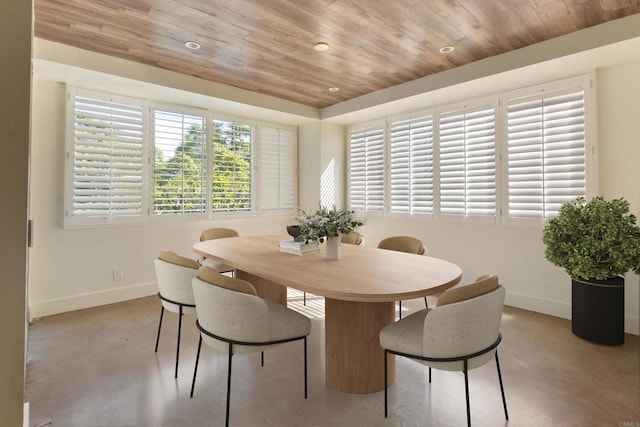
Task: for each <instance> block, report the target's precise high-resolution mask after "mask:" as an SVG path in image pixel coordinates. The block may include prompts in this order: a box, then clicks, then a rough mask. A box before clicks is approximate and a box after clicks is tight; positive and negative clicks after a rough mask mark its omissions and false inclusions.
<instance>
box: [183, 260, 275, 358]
mask: <svg viewBox="0 0 640 427" xmlns="http://www.w3.org/2000/svg"><path fill="white" fill-rule="evenodd" d="M204 268H206V267H201V269H204ZM212 271H213V270H212ZM215 274H217V275H218V276H221V277H223V278H224V279H221V280H224V281H225V286H227V287H222V286H219V285H217V284H214V283H210V282H207V281H204V280H203V279H202V278H201V277H199V276H195V277H193V279H192V282H193V294H194V296H195V301H196V313H197V316H198V322H199V323H200V326H202V327H203V328H204V329H205V330H207V331H209V332H211V333H212V334H215V335H217V336H219V337H223V338H226V339H228V340H233V341H239V342H266V341H269V340H270V336H269V335H270V327H269V309H268V307H267V303H266V301H264V300H263V299H262V298H260V297H258V296H255V295H252V294H250V293H245V292H242V291H236V290H232V289H230V288H231V287H233V284H234V282H236V281H239V282H244V281H242V280H240V279H235V278H231V277H226V276H223V275H220V274H218V273H215ZM207 279H208V280H209V279H210V277H209V278H207ZM212 281H216V280H212ZM247 283H248V282H244V283H243V284H242V285H243V286H244V285H246V284H247ZM202 339H203V340H205V341H206V342H207V344H208V345H210V346H211V347H213V348H215V349H218V350H227V348H228V343H227V342H225V341H220V340H217V339H214V338H212V337H209V336H208V335H206V334H202ZM262 348H264V347H262ZM260 350H261V348H260V347H254V348H252V347H250V346H240V345H239V346H234V352H236V353H248V352H254V351H260Z"/></svg>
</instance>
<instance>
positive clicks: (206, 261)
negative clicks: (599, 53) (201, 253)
mask: <svg viewBox="0 0 640 427" xmlns="http://www.w3.org/2000/svg"><path fill="white" fill-rule="evenodd" d="M238 236H239V234H238V232H237V231H236V230H234V229H232V228H223V227H214V228H208V229H206V230H204V231H203V232H202V233H201V234H200V241H201V242H204V241H206V240H214V239H224V238H225V237H238ZM198 262H199V263H200V265H204V266H206V267H210V268H213V269H214V270H216V271H217V272H218V273H232V274H233V272H234V269H233V268H232V267H229V266H228V265H226V264H224V263H221V262H219V261H216V260H213V259H211V258H204V257H203V258H200V260H198Z"/></svg>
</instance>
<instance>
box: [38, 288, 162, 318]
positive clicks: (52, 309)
mask: <svg viewBox="0 0 640 427" xmlns="http://www.w3.org/2000/svg"><path fill="white" fill-rule="evenodd" d="M157 293H158V285H157V284H156V283H144V284H141V285H134V286H127V287H123V288H115V289H109V290H106V291H99V292H93V293H88V294H81V295H74V296H70V297H65V298H55V299H50V300H45V301H35V302H32V303H31V305H30V307H29V316H30V319H29V320H31V319H37V318H38V317H44V316H51V315H53V314H59V313H65V312H67V311H74V310H80V309H83V308H90V307H97V306H100V305H106V304H113V303H116V302H122V301H127V300H131V299H136V298H142V297H146V296H149V295H155V294H157Z"/></svg>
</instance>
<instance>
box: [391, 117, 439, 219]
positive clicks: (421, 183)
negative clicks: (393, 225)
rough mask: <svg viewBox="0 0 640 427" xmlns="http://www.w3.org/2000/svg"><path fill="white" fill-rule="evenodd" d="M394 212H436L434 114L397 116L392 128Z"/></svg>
mask: <svg viewBox="0 0 640 427" xmlns="http://www.w3.org/2000/svg"><path fill="white" fill-rule="evenodd" d="M389 164H390V168H389V170H390V172H389V180H390V188H389V193H390V201H389V207H390V210H391V212H392V213H405V214H432V213H433V115H432V114H427V115H417V116H416V115H414V116H413V117H411V116H410V117H404V118H396V119H393V120H392V121H391V124H390V127H389Z"/></svg>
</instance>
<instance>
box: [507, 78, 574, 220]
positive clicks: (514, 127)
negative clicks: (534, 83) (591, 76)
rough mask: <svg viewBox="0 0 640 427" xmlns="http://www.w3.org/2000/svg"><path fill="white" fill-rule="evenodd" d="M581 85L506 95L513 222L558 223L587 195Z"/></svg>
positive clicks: (510, 210)
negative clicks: (566, 207) (565, 209)
mask: <svg viewBox="0 0 640 427" xmlns="http://www.w3.org/2000/svg"><path fill="white" fill-rule="evenodd" d="M576 83H578V85H577V86H576V87H572V88H568V89H567V88H564V89H562V90H555V91H554V90H553V88H551V89H552V90H550V91H549V90H548V89H550V88H543V87H538V88H535V89H534V90H529V91H527V92H528V93H526V95H525V94H524V93H522V91H520V92H514V93H508V94H506V99H507V101H506V103H507V133H508V178H509V179H508V181H509V195H508V202H509V217H510V218H542V219H544V218H548V217H552V216H555V215H557V213H558V211H559V210H560V206H561V205H562V203H564V202H568V201H570V200H573V199H575V198H576V197H577V196H585V195H586V156H585V144H586V141H585V91H584V88H583V85H582V79H579V80H578V81H576ZM532 93H533V94H532ZM523 95H524V96H523Z"/></svg>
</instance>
